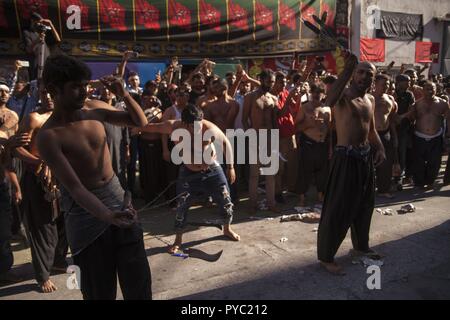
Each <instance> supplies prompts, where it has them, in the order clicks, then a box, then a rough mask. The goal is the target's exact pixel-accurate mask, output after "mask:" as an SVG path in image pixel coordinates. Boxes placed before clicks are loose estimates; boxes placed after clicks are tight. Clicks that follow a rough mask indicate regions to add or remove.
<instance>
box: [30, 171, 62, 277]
mask: <svg viewBox="0 0 450 320" xmlns="http://www.w3.org/2000/svg"><path fill="white" fill-rule="evenodd" d="M22 190H23V194H24V199H23V203H22V206H23V210H24V214H25V220H26V228H27V232H28V238H29V241H30V248H31V257H32V264H33V268H34V272H35V277H36V281H38V282H44V281H47V280H48V279H49V277H50V273H51V269H52V267H53V266H58V267H65V266H66V261H65V259H66V255H67V250H68V244H67V239H66V236H65V231H64V230H65V228H64V217H63V215H61V214H60V215H59V216H58V214H57V211H58V209H57V206H58V203H57V201H53V203H50V202H48V201H47V200H45V193H44V190H42V186H41V185H40V183H39V182H38V179H37V178H36V176H35V175H34V174H33V173H31V172H29V171H25V173H24V176H23V179H22Z"/></svg>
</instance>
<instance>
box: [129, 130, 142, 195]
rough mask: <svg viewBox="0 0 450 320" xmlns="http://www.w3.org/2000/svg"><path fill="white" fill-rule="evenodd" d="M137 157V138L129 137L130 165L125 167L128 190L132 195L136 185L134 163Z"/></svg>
mask: <svg viewBox="0 0 450 320" xmlns="http://www.w3.org/2000/svg"><path fill="white" fill-rule="evenodd" d="M138 157H139V136H132V137H130V163H128V166H127V179H128V181H127V184H128V190H130V191H131V192H133V193H134V191H135V190H134V187H135V184H136V162H137V160H138Z"/></svg>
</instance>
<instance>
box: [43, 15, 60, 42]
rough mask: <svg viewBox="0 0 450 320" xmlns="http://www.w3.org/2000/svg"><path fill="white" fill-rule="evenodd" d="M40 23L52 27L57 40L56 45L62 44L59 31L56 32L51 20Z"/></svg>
mask: <svg viewBox="0 0 450 320" xmlns="http://www.w3.org/2000/svg"><path fill="white" fill-rule="evenodd" d="M40 23H42V24H44V25H46V26H48V27H50V28H51V29H52V35H53V37H54V38H55V41H56V43H60V42H61V37H60V36H59V33H58V31H56V28H55V26H54V25H53V22H52V21H51V20H48V19H42V20H41V21H40Z"/></svg>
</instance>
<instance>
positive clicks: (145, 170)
mask: <svg viewBox="0 0 450 320" xmlns="http://www.w3.org/2000/svg"><path fill="white" fill-rule="evenodd" d="M163 161H164V160H163V156H162V143H161V139H158V140H145V139H142V138H140V139H139V182H140V186H141V188H142V190H143V192H144V194H143V196H144V199H145V201H146V202H149V201H151V200H153V199H154V198H156V196H157V195H158V194H159V193H160V192H161V191H162V190H163V188H164V186H166V185H167V183H166V181H167V178H166V173H165V165H164V162H163Z"/></svg>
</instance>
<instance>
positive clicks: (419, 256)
mask: <svg viewBox="0 0 450 320" xmlns="http://www.w3.org/2000/svg"><path fill="white" fill-rule="evenodd" d="M286 198H287V200H288V204H286V205H284V206H283V208H292V207H293V206H294V205H295V203H296V201H297V199H296V197H295V196H293V195H287V196H286ZM245 202H246V201H242V202H241V203H239V204H238V205H237V210H236V214H235V221H234V229H235V231H237V232H238V233H239V234H240V235H241V237H242V240H241V241H240V242H232V241H228V240H226V239H225V238H224V237H223V236H222V235H221V232H220V231H219V230H218V229H216V228H211V227H208V228H205V227H201V228H192V230H191V231H189V232H188V233H186V234H185V237H184V241H185V243H184V247H195V248H197V249H201V250H203V251H204V252H207V253H210V254H212V253H216V252H218V251H220V250H223V254H222V256H221V257H220V259H219V260H218V261H216V262H207V261H204V260H200V259H195V258H188V259H182V258H180V257H174V256H171V255H169V254H167V253H166V249H167V245H168V244H169V243H171V242H172V241H173V240H174V235H173V232H172V226H173V220H174V212H173V211H170V210H169V209H165V208H164V209H159V210H152V211H147V212H144V213H143V214H141V221H142V223H143V227H144V230H145V234H144V235H145V236H144V238H145V246H146V250H147V254H148V259H149V262H150V266H151V271H152V281H153V297H154V299H164V300H165V299H235V300H244V299H245V300H247V299H450V245H449V244H450V221H449V219H450V187H449V186H446V187H442V179H441V178H439V180H438V182H437V185H436V187H435V189H434V190H430V191H426V192H425V191H417V190H414V189H412V188H406V190H404V191H402V192H400V193H398V194H397V195H396V197H395V199H393V200H383V199H380V198H377V207H378V208H391V209H393V210H394V215H393V216H383V215H380V214H378V213H376V212H374V215H373V220H372V227H371V233H370V236H371V245H372V247H373V248H374V249H375V250H376V251H378V252H379V253H381V254H382V255H384V259H383V262H384V265H383V266H382V267H381V288H380V289H379V290H377V289H375V290H369V289H368V288H367V285H366V281H367V278H368V277H369V276H370V275H369V274H367V273H366V268H365V267H363V266H362V265H360V264H352V262H351V258H350V257H349V256H348V251H349V249H350V248H351V242H350V237H349V234H348V235H347V238H346V240H345V241H344V243H343V244H342V246H341V248H340V250H339V252H338V255H337V260H338V262H340V263H342V264H343V266H344V267H345V269H346V272H347V275H346V276H344V277H336V276H332V275H330V274H328V273H326V272H325V271H324V270H323V269H321V268H320V267H319V265H318V263H317V261H316V238H317V233H316V232H315V231H314V229H315V228H316V227H317V224H307V223H303V222H299V221H293V222H284V223H280V221H279V218H277V216H276V215H273V214H270V213H269V212H267V211H260V212H258V214H257V218H255V217H251V216H249V215H248V214H247V213H246V211H245V208H244V204H245ZM410 202H411V203H413V204H414V205H415V206H416V208H417V211H416V212H413V213H407V214H404V215H398V214H397V213H396V212H395V210H397V209H399V208H400V207H401V206H402V205H403V204H405V203H410ZM214 213H215V211H214V209H211V208H209V209H204V208H201V209H193V210H191V212H190V218H191V219H192V220H195V221H202V220H205V219H214V218H216V217H217V216H216V215H215V214H214ZM292 213H293V212H292ZM260 218H273V219H264V220H261V219H260ZM282 238H287V241H284V242H282V241H280V239H282ZM14 256H15V266H14V269H15V270H16V272H17V273H19V274H20V275H22V276H24V277H26V279H27V280H26V281H24V282H21V283H18V284H15V285H10V286H3V287H0V299H42V300H43V299H46V300H54V299H81V294H80V291H79V290H69V289H67V287H66V281H67V279H68V278H69V275H68V274H60V275H56V276H54V277H52V279H54V281H55V283H56V285H57V286H58V288H59V290H58V291H56V292H54V293H51V294H43V293H39V292H38V291H37V286H36V284H35V281H34V280H33V270H32V267H31V264H30V262H31V256H30V251H29V249H24V248H23V245H21V244H15V246H14ZM118 298H121V294H120V289H119V290H118Z"/></svg>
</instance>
